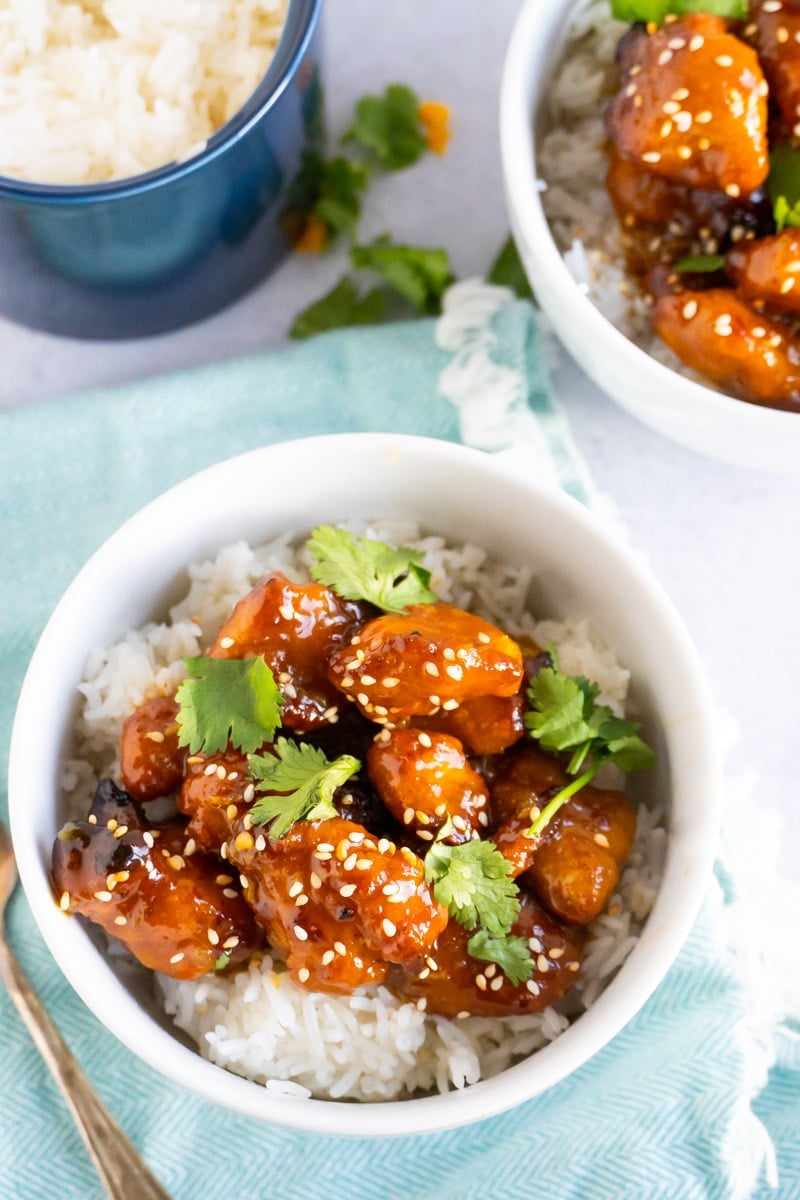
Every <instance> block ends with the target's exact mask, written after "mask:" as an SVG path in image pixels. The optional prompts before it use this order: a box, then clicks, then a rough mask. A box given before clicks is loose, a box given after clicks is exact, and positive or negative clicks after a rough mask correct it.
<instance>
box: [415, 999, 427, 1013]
mask: <svg viewBox="0 0 800 1200" xmlns="http://www.w3.org/2000/svg"><path fill="white" fill-rule="evenodd" d="M427 1007H428V1001H427V1000H426V999H425V997H424V996H420V998H419V1000H418V1001H417V1010H418V1011H419V1012H425V1009H426V1008H427Z"/></svg>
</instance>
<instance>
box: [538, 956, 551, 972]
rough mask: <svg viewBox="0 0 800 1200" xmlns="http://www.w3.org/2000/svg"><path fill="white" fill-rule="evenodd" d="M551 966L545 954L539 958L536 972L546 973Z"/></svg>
mask: <svg viewBox="0 0 800 1200" xmlns="http://www.w3.org/2000/svg"><path fill="white" fill-rule="evenodd" d="M549 966H550V963H549V962H548V961H547V959H546V958H545V956H544V955H543V954H540V955H539V956H538V958H537V959H536V970H537V971H541V972H542V973H544V972H545V971H547V970H548V968H549Z"/></svg>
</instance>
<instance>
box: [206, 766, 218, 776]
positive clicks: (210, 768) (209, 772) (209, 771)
mask: <svg viewBox="0 0 800 1200" xmlns="http://www.w3.org/2000/svg"><path fill="white" fill-rule="evenodd" d="M216 773H217V764H216V763H209V764H208V766H207V767H206V768H205V770H204V771H203V774H204V775H216Z"/></svg>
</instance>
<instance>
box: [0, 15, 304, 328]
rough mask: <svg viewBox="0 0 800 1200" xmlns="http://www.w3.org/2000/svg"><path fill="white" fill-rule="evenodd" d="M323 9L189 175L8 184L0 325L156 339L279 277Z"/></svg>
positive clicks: (297, 20)
mask: <svg viewBox="0 0 800 1200" xmlns="http://www.w3.org/2000/svg"><path fill="white" fill-rule="evenodd" d="M321 3H322V0H291V3H290V5H289V13H288V17H287V21H286V26H285V29H284V32H283V35H282V38H281V41H280V44H279V46H278V49H277V52H276V54H275V57H274V59H273V61H272V63H271V65H270V67H269V70H268V71H267V73H266V75H265V76H264V79H263V80H262V82H261V84H260V86H259V87H258V88H257V89H256V91H255V92H254V94H253V95H252V96H251V97H250V99H249V100H248V102H247V103H246V104H245V105H244V107H243V108H242V109H240V111H239V112H238V113H237V114H236V116H235V117H233V118H232V119H231V120H230V121H229V122H228V123H227V124H226V125H225V126H223V128H222V129H220V130H219V131H218V132H217V133H215V134H214V135H213V137H211V138H209V141H208V144H207V146H206V148H205V149H204V150H203V151H202V153H200V154H198V155H197V156H196V157H195V158H192V159H190V160H189V161H188V162H185V163H172V164H168V165H166V166H164V167H160V168H159V169H158V170H156V171H149V172H148V173H147V174H145V175H137V176H136V177H135V178H132V179H123V180H117V181H115V182H112V183H101V184H86V185H80V186H63V187H59V186H53V185H45V184H35V183H25V182H22V181H19V180H15V179H9V178H6V177H0V313H3V314H4V315H6V316H8V317H10V318H11V319H13V320H15V321H19V322H21V323H22V324H24V325H31V326H33V327H34V328H37V329H45V330H48V331H49V332H51V333H59V334H65V335H68V336H71V337H84V338H122V337H145V336H148V335H150V334H155V333H163V332H166V331H167V330H169V329H175V328H178V327H180V326H183V325H188V324H190V323H191V322H192V321H197V320H199V319H200V318H202V317H205V316H208V315H209V314H210V313H212V312H215V311H216V310H217V309H219V308H222V307H223V306H224V305H226V304H228V303H230V302H231V301H232V300H235V299H236V297H237V296H240V295H241V294H242V293H243V292H245V291H247V290H248V288H250V287H252V286H253V285H254V284H255V283H257V282H258V280H260V279H262V278H263V277H264V276H265V275H266V274H267V273H268V272H269V271H271V270H272V269H273V267H275V266H276V265H277V263H278V262H279V261H280V259H281V258H282V257H283V255H284V254H285V253H286V252H287V250H288V249H289V243H288V239H287V237H286V234H285V233H284V231H283V229H282V228H281V224H280V214H281V207H282V198H283V193H284V190H285V187H286V185H287V184H288V183H289V182H290V181H291V179H292V178H293V176H294V175H295V173H296V172H297V170H298V168H299V165H300V156H301V154H302V151H303V149H304V148H305V147H306V146H307V145H308V144H310V143H312V142H313V141H315V140H316V138H317V137H318V136H319V134H320V132H321V127H322V89H321V85H320V79H319V40H320V39H319V14H320V8H321Z"/></svg>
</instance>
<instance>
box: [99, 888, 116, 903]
mask: <svg viewBox="0 0 800 1200" xmlns="http://www.w3.org/2000/svg"><path fill="white" fill-rule="evenodd" d="M94 898H95V900H99V901H100V902H101V904H108V902H109V900H112V899H113V897H112V895H111V892H106V891H102V892H94Z"/></svg>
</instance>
